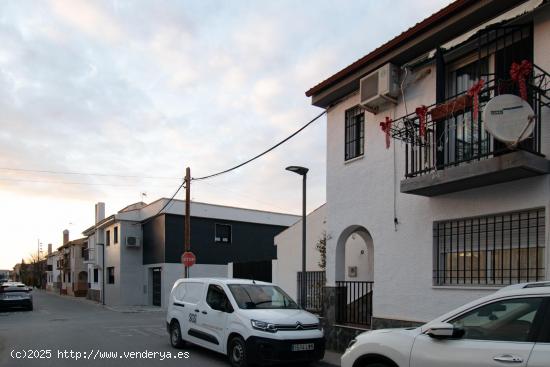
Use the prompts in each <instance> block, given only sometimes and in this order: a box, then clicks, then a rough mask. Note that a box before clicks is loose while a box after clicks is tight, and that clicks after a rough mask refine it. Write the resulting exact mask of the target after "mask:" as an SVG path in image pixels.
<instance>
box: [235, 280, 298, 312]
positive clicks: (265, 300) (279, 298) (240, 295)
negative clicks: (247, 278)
mask: <svg viewBox="0 0 550 367" xmlns="http://www.w3.org/2000/svg"><path fill="white" fill-rule="evenodd" d="M229 290H230V291H231V294H233V297H234V298H235V301H236V302H237V304H238V305H239V308H243V309H251V308H263V309H280V308H292V309H297V308H298V305H297V304H296V302H294V301H293V300H292V298H290V296H288V295H287V294H286V293H285V292H284V291H283V290H282V289H281V288H279V287H277V286H273V285H263V284H230V285H229Z"/></svg>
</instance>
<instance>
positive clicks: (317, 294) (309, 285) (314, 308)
mask: <svg viewBox="0 0 550 367" xmlns="http://www.w3.org/2000/svg"><path fill="white" fill-rule="evenodd" d="M297 275H298V276H297V291H298V297H297V298H298V304H300V305H301V304H302V302H301V300H302V297H301V292H300V290H301V289H302V284H303V283H302V278H304V277H303V276H302V272H301V271H300V272H298V273H297ZM304 281H305V283H306V284H305V287H306V302H305V309H306V310H308V311H310V312H314V313H321V312H322V310H323V295H324V288H325V284H326V278H325V272H324V271H307V272H306V276H305V279H304Z"/></svg>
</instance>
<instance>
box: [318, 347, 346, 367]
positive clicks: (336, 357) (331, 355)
mask: <svg viewBox="0 0 550 367" xmlns="http://www.w3.org/2000/svg"><path fill="white" fill-rule="evenodd" d="M341 356H342V354H341V353H338V352H334V351H332V350H326V351H325V358H323V359H322V360H321V362H320V363H321V364H324V365H327V366H340V357H341Z"/></svg>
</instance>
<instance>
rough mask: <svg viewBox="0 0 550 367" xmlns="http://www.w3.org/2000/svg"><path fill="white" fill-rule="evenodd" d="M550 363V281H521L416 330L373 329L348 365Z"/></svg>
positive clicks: (535, 366)
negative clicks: (521, 282) (522, 282)
mask: <svg viewBox="0 0 550 367" xmlns="http://www.w3.org/2000/svg"><path fill="white" fill-rule="evenodd" d="M367 366H368V367H396V366H398V367H409V366H410V367H442V366H445V367H459V366H460V367H490V366H528V367H549V366H550V282H537V283H525V284H517V285H513V286H509V287H505V288H503V289H501V290H499V291H497V292H495V293H493V294H491V295H489V296H487V297H484V298H481V299H479V300H477V301H474V302H471V303H468V304H467V305H464V306H462V307H460V308H458V309H456V310H454V311H452V312H449V313H447V314H445V315H443V316H441V317H438V318H437V319H435V320H433V321H430V322H428V323H427V324H425V325H423V326H421V327H418V328H412V329H385V330H374V331H367V332H365V333H362V334H360V335H358V336H357V337H356V339H354V340H352V341H351V342H350V345H349V347H348V349H347V350H346V352H345V353H344V354H343V355H342V367H367Z"/></svg>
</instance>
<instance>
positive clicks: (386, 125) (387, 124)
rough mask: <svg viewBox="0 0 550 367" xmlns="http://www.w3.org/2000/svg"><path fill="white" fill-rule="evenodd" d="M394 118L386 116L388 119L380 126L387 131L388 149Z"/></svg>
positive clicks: (388, 147)
mask: <svg viewBox="0 0 550 367" xmlns="http://www.w3.org/2000/svg"><path fill="white" fill-rule="evenodd" d="M391 124H392V119H391V118H389V117H388V116H386V121H385V122H384V121H382V122H381V123H380V128H381V129H382V131H383V132H385V133H386V149H390V138H391V136H390V133H391Z"/></svg>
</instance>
